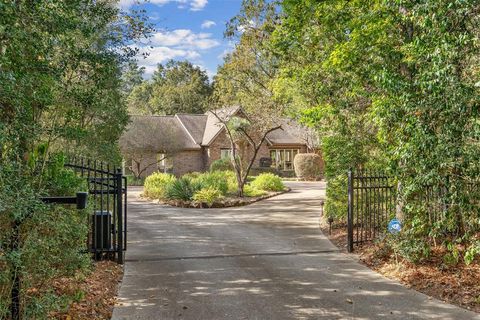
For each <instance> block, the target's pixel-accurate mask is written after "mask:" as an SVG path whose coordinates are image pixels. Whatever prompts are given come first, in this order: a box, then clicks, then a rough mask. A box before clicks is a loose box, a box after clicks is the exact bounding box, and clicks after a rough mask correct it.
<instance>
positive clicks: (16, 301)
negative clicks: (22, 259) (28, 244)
mask: <svg viewBox="0 0 480 320" xmlns="http://www.w3.org/2000/svg"><path fill="white" fill-rule="evenodd" d="M19 228H20V223H19V221H18V220H17V219H15V220H14V221H13V224H12V236H11V244H10V248H11V250H12V252H15V251H18V249H19V248H20V233H19ZM11 272H13V274H12V295H11V305H10V313H11V316H12V320H20V274H19V270H16V269H15V268H12V270H11Z"/></svg>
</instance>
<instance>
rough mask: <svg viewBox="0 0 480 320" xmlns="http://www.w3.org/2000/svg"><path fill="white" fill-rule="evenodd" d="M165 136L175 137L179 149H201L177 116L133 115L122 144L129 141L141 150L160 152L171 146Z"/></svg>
mask: <svg viewBox="0 0 480 320" xmlns="http://www.w3.org/2000/svg"><path fill="white" fill-rule="evenodd" d="M165 137H166V138H167V139H168V140H173V139H174V144H175V147H176V148H178V149H184V150H191V149H201V147H200V145H198V144H197V143H195V141H194V140H193V139H192V137H191V136H190V134H189V132H188V131H187V130H186V129H185V128H184V127H183V125H182V123H181V122H180V120H179V119H178V118H177V117H175V116H141V115H135V116H132V117H131V122H130V124H129V125H128V126H127V130H126V131H125V133H124V134H123V135H122V137H121V138H120V145H121V146H122V145H123V146H125V145H126V144H128V143H129V144H130V145H131V144H134V145H135V146H137V148H138V149H139V150H145V151H157V152H159V151H162V150H165V149H169V148H170V147H171V146H168V145H166V142H165V139H162V138H165ZM130 147H131V146H130Z"/></svg>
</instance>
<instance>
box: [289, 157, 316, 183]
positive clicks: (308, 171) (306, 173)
mask: <svg viewBox="0 0 480 320" xmlns="http://www.w3.org/2000/svg"><path fill="white" fill-rule="evenodd" d="M293 164H294V167H295V174H296V175H297V177H299V178H301V179H304V180H318V179H320V178H321V177H322V175H323V161H322V157H320V156H319V155H318V154H316V153H299V154H297V155H296V156H295V159H293Z"/></svg>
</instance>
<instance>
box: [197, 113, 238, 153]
mask: <svg viewBox="0 0 480 320" xmlns="http://www.w3.org/2000/svg"><path fill="white" fill-rule="evenodd" d="M239 110H240V106H233V107H229V108H224V109H220V110H217V111H215V113H216V114H217V115H218V116H219V117H220V118H229V117H231V116H233V115H234V114H236V113H237V112H238V111H239ZM205 114H206V115H207V123H206V125H205V132H204V134H203V139H202V145H203V146H208V145H210V143H211V142H212V141H213V140H214V139H215V138H216V137H217V136H218V135H219V134H220V132H221V131H222V129H223V125H222V124H221V122H220V121H219V120H218V118H217V117H216V116H215V115H214V114H213V112H212V111H207V112H206V113H205Z"/></svg>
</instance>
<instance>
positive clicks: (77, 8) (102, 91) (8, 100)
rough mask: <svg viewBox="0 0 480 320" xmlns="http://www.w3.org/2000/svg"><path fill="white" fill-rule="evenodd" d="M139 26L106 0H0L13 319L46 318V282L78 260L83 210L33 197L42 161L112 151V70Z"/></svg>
mask: <svg viewBox="0 0 480 320" xmlns="http://www.w3.org/2000/svg"><path fill="white" fill-rule="evenodd" d="M146 32H148V27H147V26H146V24H145V20H144V19H143V18H141V17H137V16H136V15H130V14H126V13H122V12H120V10H119V8H118V7H117V4H116V2H115V1H87V0H73V1H66V2H65V1H42V0H39V1H23V0H19V1H3V2H2V4H1V5H0V256H1V258H2V259H1V262H0V264H1V266H0V279H1V280H0V282H1V284H0V286H1V287H2V290H0V318H2V319H3V318H9V316H14V315H13V314H9V312H8V306H9V298H10V297H11V296H18V295H21V296H22V299H21V301H22V303H23V305H22V306H21V308H20V311H21V316H22V318H24V319H41V318H46V317H47V313H48V312H49V310H50V309H51V308H52V307H53V306H54V305H57V301H56V300H55V299H56V298H55V297H54V296H52V295H51V294H50V293H49V290H51V285H49V283H48V281H49V280H51V279H52V277H59V276H67V275H71V274H72V273H73V272H74V271H75V270H76V269H77V268H79V267H81V266H82V264H83V265H85V257H88V256H86V255H84V254H81V253H80V251H81V250H82V249H83V248H82V246H83V245H84V243H85V241H84V240H85V237H86V236H87V232H86V221H87V220H86V219H84V218H86V217H85V216H83V215H82V214H80V213H71V214H70V212H65V209H62V208H59V209H52V208H50V207H45V206H44V205H42V204H41V203H40V201H39V199H38V197H39V196H40V195H44V194H50V193H51V192H53V190H52V188H51V187H52V185H54V184H55V183H54V182H55V181H54V178H53V177H52V175H50V174H49V172H50V171H52V170H50V169H49V168H51V164H50V162H47V161H46V160H48V159H49V157H50V155H51V153H52V152H56V151H65V150H66V149H71V150H72V151H77V152H82V153H84V154H87V155H95V156H96V157H97V158H103V159H110V160H118V159H119V153H118V150H117V149H118V146H117V145H116V141H117V139H118V137H119V135H120V133H121V132H122V130H123V128H124V127H125V125H126V123H127V121H128V115H127V112H126V106H125V104H124V103H123V99H122V93H121V79H120V75H121V73H120V69H121V65H122V64H123V63H125V62H126V61H127V60H128V59H129V57H131V56H132V55H134V54H135V52H134V50H132V49H131V47H130V46H129V45H130V44H131V42H132V41H133V40H134V39H135V38H137V37H140V36H143V35H144V34H145V33H146ZM50 160H52V159H50ZM47 169H48V170H47ZM68 177H70V178H72V180H71V181H70V182H72V183H71V184H72V185H73V184H74V177H72V176H68V175H63V179H67V178H68ZM60 179H62V177H60ZM63 182H65V181H63ZM56 185H57V186H58V185H60V183H58V184H56ZM64 185H68V183H65V184H64ZM56 191H58V190H56ZM60 191H62V192H66V191H68V190H60ZM64 217H65V218H64ZM59 266H61V268H60V267H59ZM19 280H20V281H19ZM12 283H16V284H17V285H12ZM19 283H20V284H21V286H20V287H19V286H18V284H19ZM12 288H13V289H12ZM30 288H35V290H30ZM4 289H5V290H4ZM34 291H35V292H34ZM12 305H13V304H12ZM14 309H16V311H19V309H18V308H12V313H14V312H13V311H14Z"/></svg>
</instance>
